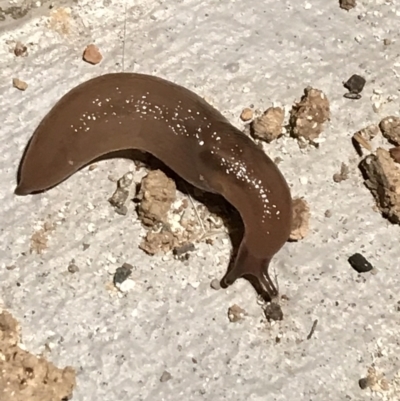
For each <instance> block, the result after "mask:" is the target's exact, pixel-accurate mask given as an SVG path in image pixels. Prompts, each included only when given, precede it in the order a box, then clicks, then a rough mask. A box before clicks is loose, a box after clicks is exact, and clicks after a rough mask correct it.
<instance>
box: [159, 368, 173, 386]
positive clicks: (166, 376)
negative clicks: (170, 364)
mask: <svg viewBox="0 0 400 401" xmlns="http://www.w3.org/2000/svg"><path fill="white" fill-rule="evenodd" d="M171 379H172V375H171V373H169V372H167V371H166V370H164V372H163V374H162V375H161V377H160V382H161V383H164V382H167V381H168V380H171Z"/></svg>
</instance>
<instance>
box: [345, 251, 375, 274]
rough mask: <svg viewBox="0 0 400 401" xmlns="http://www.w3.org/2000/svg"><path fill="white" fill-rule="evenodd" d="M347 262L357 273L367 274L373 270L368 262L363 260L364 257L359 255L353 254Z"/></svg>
mask: <svg viewBox="0 0 400 401" xmlns="http://www.w3.org/2000/svg"><path fill="white" fill-rule="evenodd" d="M348 261H349V263H350V265H351V267H352V268H353V269H354V270H355V271H356V272H357V273H367V272H369V271H371V270H372V269H373V268H374V267H373V266H372V265H371V263H369V262H368V260H367V259H365V257H364V256H363V255H361V254H360V253H355V254H354V255H352V256H350V257H349V259H348Z"/></svg>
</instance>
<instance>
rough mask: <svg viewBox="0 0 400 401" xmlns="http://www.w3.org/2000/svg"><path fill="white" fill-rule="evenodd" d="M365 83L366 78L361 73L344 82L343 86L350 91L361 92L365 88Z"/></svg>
mask: <svg viewBox="0 0 400 401" xmlns="http://www.w3.org/2000/svg"><path fill="white" fill-rule="evenodd" d="M365 83H366V80H365V78H363V77H362V76H360V75H357V74H354V75H352V76H351V77H350V78H349V79H348V80H347V81H346V82H344V83H343V86H344V87H345V88H346V89H348V90H349V92H350V93H355V94H359V93H361V92H362V90H363V89H364V85H365Z"/></svg>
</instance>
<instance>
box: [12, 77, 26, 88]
mask: <svg viewBox="0 0 400 401" xmlns="http://www.w3.org/2000/svg"><path fill="white" fill-rule="evenodd" d="M12 83H13V86H14V88H17V89H19V90H20V91H24V90H26V88H27V87H28V84H27V83H26V82H24V81H21V80H20V79H18V78H13V80H12Z"/></svg>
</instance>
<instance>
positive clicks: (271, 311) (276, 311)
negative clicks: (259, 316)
mask: <svg viewBox="0 0 400 401" xmlns="http://www.w3.org/2000/svg"><path fill="white" fill-rule="evenodd" d="M264 314H265V317H266V318H267V320H268V321H269V322H270V321H271V320H282V319H283V312H282V308H281V306H280V305H279V304H276V303H274V302H271V303H269V304H268V305H267V306H266V307H265V308H264Z"/></svg>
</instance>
